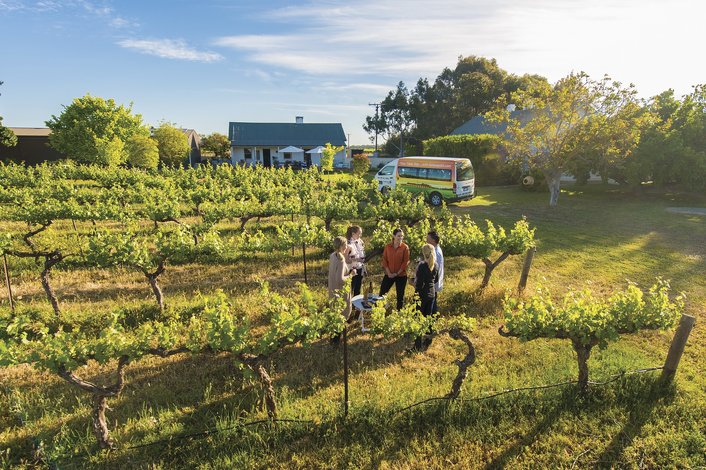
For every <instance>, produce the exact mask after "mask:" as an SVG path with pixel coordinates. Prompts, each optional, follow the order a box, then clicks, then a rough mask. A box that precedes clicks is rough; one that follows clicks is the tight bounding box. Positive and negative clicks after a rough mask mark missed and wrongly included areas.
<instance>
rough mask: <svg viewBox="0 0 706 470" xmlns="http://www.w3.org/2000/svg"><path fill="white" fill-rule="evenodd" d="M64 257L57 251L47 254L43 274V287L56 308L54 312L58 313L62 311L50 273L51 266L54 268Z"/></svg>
mask: <svg viewBox="0 0 706 470" xmlns="http://www.w3.org/2000/svg"><path fill="white" fill-rule="evenodd" d="M63 259H64V257H63V256H62V255H61V253H57V252H54V253H52V254H51V255H49V256H47V257H46V258H45V259H44V270H43V271H42V274H41V278H42V287H44V292H45V293H46V294H47V298H48V299H49V303H51V306H52V308H53V309H54V313H55V314H56V315H60V314H61V311H60V309H59V299H57V298H56V294H54V289H52V287H51V284H50V283H49V275H50V273H51V268H53V267H54V265H55V264H57V263H59V262H60V261H61V260H63Z"/></svg>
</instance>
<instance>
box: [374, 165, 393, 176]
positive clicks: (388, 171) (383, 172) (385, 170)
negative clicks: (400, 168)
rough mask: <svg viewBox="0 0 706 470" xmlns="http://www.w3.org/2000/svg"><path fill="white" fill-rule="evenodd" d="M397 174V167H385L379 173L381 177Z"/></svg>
mask: <svg viewBox="0 0 706 470" xmlns="http://www.w3.org/2000/svg"><path fill="white" fill-rule="evenodd" d="M394 172H395V165H385V166H384V167H382V168H381V169H380V171H379V172H378V175H379V176H390V175H392V174H393V173H394Z"/></svg>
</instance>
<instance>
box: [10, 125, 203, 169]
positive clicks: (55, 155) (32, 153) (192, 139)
mask: <svg viewBox="0 0 706 470" xmlns="http://www.w3.org/2000/svg"><path fill="white" fill-rule="evenodd" d="M9 129H11V130H12V132H14V133H15V135H16V136H17V145H15V146H14V147H3V146H1V145H0V160H12V161H14V162H17V163H19V162H24V163H25V164H27V165H38V164H40V163H42V162H46V161H55V160H62V159H65V158H67V156H66V155H64V154H63V153H61V152H59V151H57V150H56V149H55V148H54V147H52V146H50V145H49V135H50V134H51V129H49V128H48V127H10V128H9ZM153 130H154V129H153ZM181 131H182V132H183V133H184V134H185V135H186V138H187V139H188V142H189V147H190V148H191V151H190V153H189V156H188V157H187V160H186V161H187V163H189V164H190V165H191V166H197V165H198V164H199V163H201V137H200V136H199V134H198V133H197V132H196V131H195V130H193V129H181Z"/></svg>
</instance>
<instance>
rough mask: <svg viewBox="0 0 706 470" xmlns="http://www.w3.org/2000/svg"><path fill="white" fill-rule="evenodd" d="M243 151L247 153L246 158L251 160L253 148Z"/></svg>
mask: <svg viewBox="0 0 706 470" xmlns="http://www.w3.org/2000/svg"><path fill="white" fill-rule="evenodd" d="M243 153H244V154H245V159H246V160H250V159H251V158H252V149H243Z"/></svg>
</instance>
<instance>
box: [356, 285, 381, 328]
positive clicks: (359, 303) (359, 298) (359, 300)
mask: <svg viewBox="0 0 706 470" xmlns="http://www.w3.org/2000/svg"><path fill="white" fill-rule="evenodd" d="M384 299H385V296H384V295H383V296H380V295H375V294H369V295H368V299H367V300H368V306H366V305H365V304H364V301H365V299H364V298H363V294H358V295H356V296H354V297H352V298H351V304H352V305H353V308H354V309H356V310H358V312H360V315H358V320H360V331H362V332H363V333H365V332H367V331H370V328H366V327H365V316H364V313H365V312H370V311H371V310H372V309H373V305H375V303H376V302H378V301H380V300H384Z"/></svg>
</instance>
